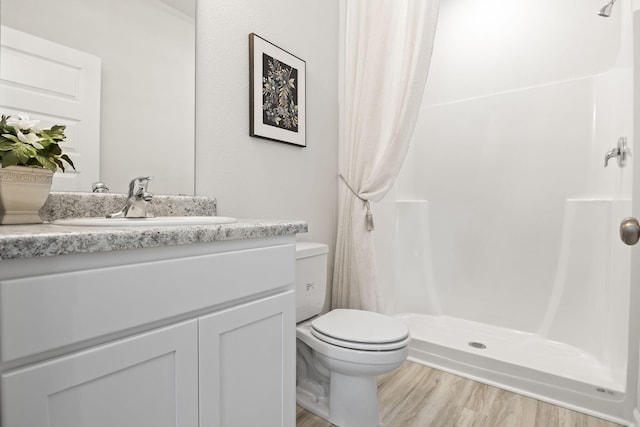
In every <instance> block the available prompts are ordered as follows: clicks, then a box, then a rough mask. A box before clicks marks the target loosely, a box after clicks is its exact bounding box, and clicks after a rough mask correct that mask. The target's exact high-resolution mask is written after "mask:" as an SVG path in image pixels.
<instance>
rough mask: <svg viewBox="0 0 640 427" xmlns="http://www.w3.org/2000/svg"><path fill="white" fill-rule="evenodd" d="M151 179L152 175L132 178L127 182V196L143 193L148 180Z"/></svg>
mask: <svg viewBox="0 0 640 427" xmlns="http://www.w3.org/2000/svg"><path fill="white" fill-rule="evenodd" d="M152 179H153V177H152V176H139V177H137V178H134V179H133V180H132V181H131V182H130V183H129V197H131V196H142V195H144V193H146V192H147V186H148V185H149V181H151V180H152Z"/></svg>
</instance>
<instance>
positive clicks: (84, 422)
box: [0, 236, 295, 427]
mask: <svg viewBox="0 0 640 427" xmlns="http://www.w3.org/2000/svg"><path fill="white" fill-rule="evenodd" d="M294 266H295V236H279V237H270V238H263V239H247V240H237V241H228V242H214V243H206V244H196V245H181V246H172V247H161V248H147V249H134V250H124V251H112V252H104V253H96V254H88V255H65V256H58V257H42V258H31V259H18V260H8V261H1V262H0V422H1V423H0V426H1V427H80V426H82V427H87V426H90V427H113V426H118V427H128V426H130V427H164V426H167V427H169V426H180V427H197V426H201V427H244V426H247V427H252V426H261V427H263V426H264V427H270V426H273V427H279V426H285V427H293V426H294V425H295V297H294V291H293V276H294Z"/></svg>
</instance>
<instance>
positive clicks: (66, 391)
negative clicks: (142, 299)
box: [0, 320, 198, 427]
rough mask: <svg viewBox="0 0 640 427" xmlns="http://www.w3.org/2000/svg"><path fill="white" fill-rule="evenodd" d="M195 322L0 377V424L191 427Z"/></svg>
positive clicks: (195, 386)
mask: <svg viewBox="0 0 640 427" xmlns="http://www.w3.org/2000/svg"><path fill="white" fill-rule="evenodd" d="M197 326H198V325H197V320H191V321H188V322H183V323H179V324H176V325H172V326H169V327H165V328H162V329H158V330H154V331H151V332H147V333H143V334H140V335H135V336H133V337H130V338H126V339H122V340H119V341H114V342H112V343H109V344H105V345H101V346H97V347H94V348H91V349H88V350H85V351H82V352H78V353H74V354H71V355H69V356H64V357H61V358H57V359H53V360H51V361H47V362H43V363H39V364H36V365H33V366H30V367H27V368H23V369H19V370H15V371H12V372H8V373H5V374H3V375H2V376H1V377H0V385H1V392H0V395H1V398H2V418H1V420H2V427H87V426H91V427H115V426H118V427H165V426H166V427H170V426H171V427H173V426H181V427H196V426H197V425H198V406H197V405H198V398H197V391H198V370H197V368H198V366H197V363H198V359H197V358H198V342H197V339H198V336H197V334H198V332H197V330H198V328H197Z"/></svg>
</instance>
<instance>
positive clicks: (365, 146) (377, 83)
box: [332, 0, 439, 311]
mask: <svg viewBox="0 0 640 427" xmlns="http://www.w3.org/2000/svg"><path fill="white" fill-rule="evenodd" d="M438 5H439V0H343V1H342V7H343V9H342V13H343V15H342V24H343V37H342V40H343V41H344V46H343V52H342V58H341V59H342V60H341V62H342V64H341V76H340V77H341V88H340V94H341V99H340V104H341V105H340V109H341V111H340V142H339V152H340V166H339V168H340V174H341V175H342V176H343V177H344V181H343V180H340V181H339V186H340V191H339V200H338V209H339V211H338V215H339V216H338V234H337V241H336V253H335V267H334V277H333V289H332V307H333V308H359V309H364V310H371V311H377V308H378V303H377V292H376V289H377V284H376V267H375V261H374V255H375V254H374V247H373V236H372V232H371V231H369V230H368V227H367V221H366V216H367V212H368V208H367V205H369V204H370V203H369V202H377V201H380V200H381V199H382V198H383V197H384V195H385V194H386V193H387V192H388V191H389V189H390V188H391V187H392V186H393V183H394V181H395V179H396V177H397V175H398V172H399V171H400V168H401V166H402V162H403V161H404V158H405V156H406V153H407V150H408V148H409V141H410V139H411V136H412V134H413V130H414V127H415V123H416V119H417V117H418V112H419V109H420V105H421V102H422V95H423V92H424V86H425V82H426V79H427V72H428V70H429V63H430V60H431V51H432V48H433V39H434V35H435V28H436V22H437V17H438ZM345 181H346V182H345ZM349 187H351V189H350V188H349ZM354 193H357V194H354ZM371 207H372V208H375V207H374V206H373V205H371Z"/></svg>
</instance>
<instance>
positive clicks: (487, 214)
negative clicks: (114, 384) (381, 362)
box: [375, 0, 636, 421]
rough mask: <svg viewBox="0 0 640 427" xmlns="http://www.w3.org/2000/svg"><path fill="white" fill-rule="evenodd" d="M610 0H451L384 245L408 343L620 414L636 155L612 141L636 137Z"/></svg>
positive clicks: (424, 354)
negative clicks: (625, 225) (623, 155)
mask: <svg viewBox="0 0 640 427" xmlns="http://www.w3.org/2000/svg"><path fill="white" fill-rule="evenodd" d="M602 3H603V2H602V1H596V0H586V1H585V0H568V1H565V2H556V1H550V0H536V1H535V2H534V1H524V2H513V1H509V0H486V1H483V2H477V1H475V0H442V2H441V8H440V17H439V22H438V29H437V32H436V39H435V45H434V52H433V57H432V63H431V69H430V74H429V78H428V81H427V88H426V92H425V97H424V101H423V106H422V110H421V112H420V116H419V118H418V124H417V126H416V131H415V135H414V138H413V141H412V145H411V148H410V151H409V153H408V155H407V158H406V160H405V164H404V166H403V170H402V172H401V174H400V177H399V178H398V181H397V183H396V186H395V188H394V189H393V191H392V192H391V193H390V194H389V195H388V196H387V197H386V199H385V200H384V201H383V202H381V203H379V204H378V206H376V221H377V224H378V226H377V230H376V235H375V245H376V255H377V260H376V262H377V266H378V274H379V289H378V294H379V300H380V301H379V302H380V306H381V307H382V311H383V312H385V313H387V314H392V315H395V316H398V317H400V318H402V319H404V320H405V321H406V323H407V324H408V325H409V328H410V331H411V335H412V338H413V341H412V344H411V348H410V359H411V360H414V361H418V362H421V363H425V364H428V365H432V366H435V367H438V368H441V369H445V370H448V371H451V372H454V373H458V374H461V375H464V376H467V377H470V378H475V379H478V380H480V381H483V382H486V383H489V384H494V385H498V386H500V387H503V388H507V389H510V390H515V391H518V392H521V393H524V394H526V395H529V396H533V397H536V398H539V399H542V400H546V401H550V402H554V403H558V404H561V405H564V406H567V407H570V408H575V409H578V410H580V411H583V412H587V413H590V414H593V415H597V416H602V417H606V418H609V419H612V420H617V421H621V420H623V419H624V418H627V419H628V418H629V411H628V406H629V402H628V399H627V391H628V390H627V387H628V386H627V368H628V365H629V364H630V361H629V360H627V359H628V354H629V325H630V315H631V312H630V309H629V299H630V278H629V276H630V273H629V271H630V249H629V248H628V247H626V246H624V245H623V244H622V243H621V242H620V240H619V238H618V235H617V227H618V223H619V221H620V220H621V219H622V218H624V217H626V216H630V214H631V178H632V173H633V170H632V169H633V165H632V164H631V163H632V162H627V164H626V165H625V166H624V167H620V166H619V165H618V163H617V162H616V159H611V160H609V162H608V165H607V167H605V155H606V153H608V152H609V153H615V147H616V144H617V142H618V140H619V139H620V138H626V139H627V141H629V143H630V145H633V144H632V143H633V138H632V137H633V135H632V131H633V126H632V124H633V112H632V108H633V46H632V40H633V12H634V11H633V4H632V1H631V0H619V1H618V2H617V3H615V5H613V4H610V5H609V6H610V7H609V8H608V10H607V11H606V12H607V13H608V14H609V16H608V17H607V16H599V15H598V11H599V10H600V9H601V7H602V6H603V5H602ZM611 6H612V7H611ZM611 150H614V151H611ZM633 363H636V362H635V361H634V362H633Z"/></svg>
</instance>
